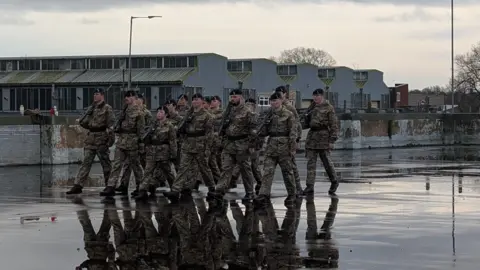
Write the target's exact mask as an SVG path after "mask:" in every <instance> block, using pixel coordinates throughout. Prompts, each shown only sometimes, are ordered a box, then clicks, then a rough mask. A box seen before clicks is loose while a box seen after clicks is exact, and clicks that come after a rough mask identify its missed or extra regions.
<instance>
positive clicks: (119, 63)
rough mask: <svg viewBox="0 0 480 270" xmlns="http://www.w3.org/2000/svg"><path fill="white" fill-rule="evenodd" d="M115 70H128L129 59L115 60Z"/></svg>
mask: <svg viewBox="0 0 480 270" xmlns="http://www.w3.org/2000/svg"><path fill="white" fill-rule="evenodd" d="M113 68H114V69H127V59H124V58H115V59H113Z"/></svg>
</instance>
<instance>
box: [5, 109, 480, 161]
mask: <svg viewBox="0 0 480 270" xmlns="http://www.w3.org/2000/svg"><path fill="white" fill-rule="evenodd" d="M479 118H480V116H479V115H476V114H456V115H441V114H356V115H353V114H344V115H339V123H340V135H339V140H338V141H337V143H336V145H335V147H336V149H365V148H387V147H410V146H432V145H453V144H480V119H479ZM44 120H46V121H45V122H46V123H51V124H42V125H38V124H37V125H34V124H32V120H31V119H30V117H27V116H25V117H3V118H0V140H1V145H2V147H1V148H2V151H0V166H12V165H38V164H44V165H45V164H72V163H80V162H81V161H82V159H83V140H84V136H85V133H84V132H85V131H84V130H83V129H82V128H81V127H79V126H78V125H76V124H75V118H73V117H72V118H69V117H55V118H53V119H51V118H50V117H45V119H44ZM307 132H308V130H305V131H304V132H303V134H302V137H303V139H305V138H306V135H307ZM113 151H114V147H112V148H111V153H110V154H111V156H112V157H113Z"/></svg>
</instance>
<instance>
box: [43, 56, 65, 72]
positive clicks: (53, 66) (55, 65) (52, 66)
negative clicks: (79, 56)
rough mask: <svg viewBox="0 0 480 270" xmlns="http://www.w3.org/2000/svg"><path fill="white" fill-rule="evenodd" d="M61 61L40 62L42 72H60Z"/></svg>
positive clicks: (46, 60) (47, 60)
mask: <svg viewBox="0 0 480 270" xmlns="http://www.w3.org/2000/svg"><path fill="white" fill-rule="evenodd" d="M62 64H63V60H49V59H45V60H42V70H60V66H61V65H62Z"/></svg>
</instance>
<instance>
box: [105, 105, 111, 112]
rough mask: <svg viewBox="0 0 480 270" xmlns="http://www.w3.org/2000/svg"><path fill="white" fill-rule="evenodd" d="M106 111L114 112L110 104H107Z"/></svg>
mask: <svg viewBox="0 0 480 270" xmlns="http://www.w3.org/2000/svg"><path fill="white" fill-rule="evenodd" d="M105 110H108V111H113V107H112V106H111V105H110V104H108V103H105Z"/></svg>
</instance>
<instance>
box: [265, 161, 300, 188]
mask: <svg viewBox="0 0 480 270" xmlns="http://www.w3.org/2000/svg"><path fill="white" fill-rule="evenodd" d="M277 165H279V166H280V169H281V171H282V176H283V182H284V183H285V188H286V189H287V193H288V195H295V194H296V192H297V187H296V185H295V179H294V176H293V166H294V164H293V162H292V156H291V155H284V156H265V160H264V161H263V178H262V186H261V188H260V191H259V193H258V194H259V195H266V196H270V193H271V191H272V183H273V177H274V176H275V169H276V168H277Z"/></svg>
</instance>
